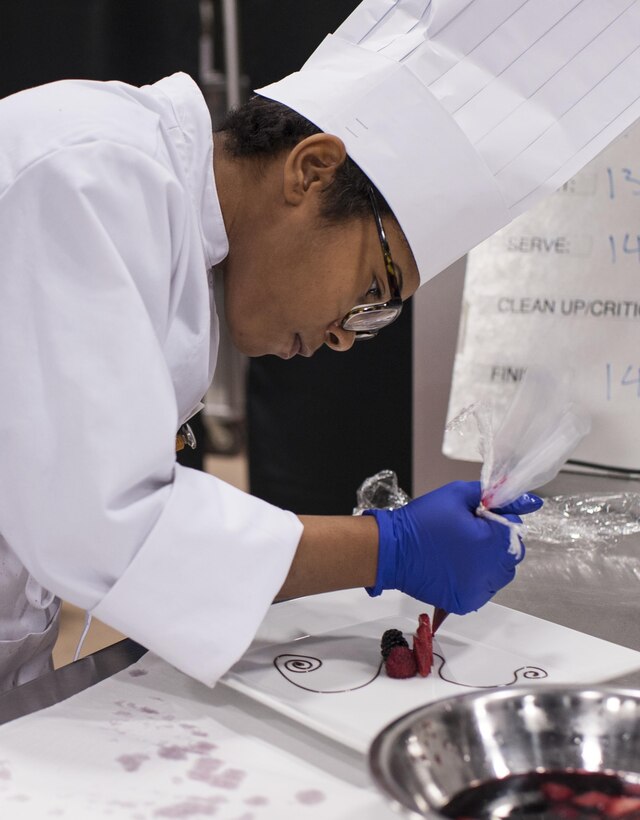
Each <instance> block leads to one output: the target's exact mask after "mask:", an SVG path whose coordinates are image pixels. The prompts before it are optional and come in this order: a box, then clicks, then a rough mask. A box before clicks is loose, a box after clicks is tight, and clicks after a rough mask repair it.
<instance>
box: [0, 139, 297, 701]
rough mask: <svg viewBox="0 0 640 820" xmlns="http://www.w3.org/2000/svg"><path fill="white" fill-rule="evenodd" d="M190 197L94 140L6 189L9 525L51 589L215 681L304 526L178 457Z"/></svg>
mask: <svg viewBox="0 0 640 820" xmlns="http://www.w3.org/2000/svg"><path fill="white" fill-rule="evenodd" d="M185 196H186V195H185V193H184V190H183V189H182V188H181V185H180V183H179V182H178V181H177V179H176V177H175V176H174V175H173V174H172V173H171V172H170V171H168V170H167V169H166V168H165V167H164V165H162V164H161V163H159V162H157V161H155V160H154V158H153V157H149V156H147V155H146V154H144V153H142V152H139V151H137V150H135V149H132V148H130V147H127V146H120V145H113V144H109V143H107V144H105V143H101V142H100V141H96V142H93V143H90V144H85V145H80V146H75V147H72V148H68V149H62V150H60V151H58V152H56V153H55V154H53V155H51V156H48V157H45V158H43V159H41V160H39V161H38V162H36V163H33V164H32V165H31V166H30V167H28V168H27V169H26V170H24V171H23V172H22V173H21V174H20V176H19V177H18V178H17V179H16V180H15V181H14V182H13V183H12V185H11V186H10V187H8V188H7V189H6V190H5V191H4V192H3V193H1V194H0V253H1V259H2V264H1V271H0V374H1V378H2V391H1V392H2V400H1V401H0V448H1V458H0V476H1V479H0V482H1V485H2V491H1V492H0V533H2V535H3V536H4V537H5V539H6V540H7V542H8V543H9V545H10V546H11V548H12V549H13V550H14V551H15V552H16V554H17V555H18V557H19V558H20V559H21V561H22V562H23V563H24V564H25V566H26V567H27V569H28V570H29V572H30V573H31V574H32V575H33V576H34V577H35V578H36V579H37V580H38V581H39V582H40V583H41V584H42V585H43V586H44V587H46V588H47V589H50V590H51V591H53V592H54V593H56V594H57V595H59V596H61V597H62V598H64V599H66V600H68V601H70V602H72V603H74V604H76V605H77V606H80V607H82V608H85V609H87V610H90V611H92V612H93V613H94V614H95V615H96V616H98V617H99V618H100V619H101V620H103V621H105V622H106V623H107V624H109V625H111V626H113V627H115V628H116V629H119V630H121V631H122V632H124V633H126V634H128V635H130V636H131V637H132V638H134V639H135V640H137V641H139V642H140V643H142V644H143V645H144V646H146V647H148V648H149V649H151V650H152V651H154V652H156V653H157V654H158V655H160V656H161V657H163V658H165V659H166V660H167V661H169V662H170V663H172V664H173V665H175V666H176V667H178V668H179V669H181V670H182V671H184V672H186V673H187V674H189V675H192V676H193V677H195V678H197V679H199V680H201V681H203V682H204V683H207V684H209V685H212V684H213V683H214V682H215V681H216V680H217V678H218V677H219V676H220V675H221V674H222V673H223V672H225V671H226V669H228V668H229V666H230V665H232V664H233V663H234V662H235V660H237V658H238V657H240V655H241V654H242V653H243V652H244V650H245V649H246V647H247V646H248V644H249V643H250V641H251V639H252V637H253V635H254V633H255V631H256V629H257V628H258V626H259V624H260V621H261V619H262V618H263V617H264V615H265V613H266V611H267V609H268V607H269V604H270V603H271V601H272V600H273V598H274V596H275V594H276V593H277V591H278V590H279V588H280V586H281V584H282V582H283V581H284V579H285V577H286V574H287V572H288V569H289V566H290V563H291V561H292V558H293V555H294V553H295V550H296V547H297V544H298V541H299V538H300V534H301V530H302V525H301V524H300V522H299V520H298V519H297V518H296V516H294V515H293V514H292V513H289V512H285V511H283V510H280V509H278V508H276V507H273V506H271V505H269V504H267V503H265V502H262V501H260V500H258V499H256V498H253V497H251V496H249V495H247V494H245V493H242V492H240V491H239V490H237V489H235V488H233V487H231V486H229V485H227V484H225V483H224V482H222V481H220V480H218V479H216V478H214V477H213V476H210V475H206V474H204V473H200V472H196V471H194V470H190V469H187V468H184V467H181V466H178V465H176V463H175V452H174V444H175V432H176V428H177V425H178V411H177V405H176V398H175V393H174V388H173V383H172V380H171V377H170V373H169V370H168V366H167V362H166V360H165V356H164V354H163V341H164V339H165V338H166V334H167V333H169V332H170V327H171V319H172V316H173V315H174V313H175V310H176V304H177V302H179V300H180V299H182V298H186V297H187V296H188V294H185V287H182V285H181V281H180V279H181V277H182V276H186V275H185V273H184V265H183V263H184V259H185V255H186V254H188V250H187V248H188V246H189V244H191V246H193V245H195V246H197V244H198V243H197V242H196V243H194V242H191V243H189V242H188V241H187V240H188V237H187V232H188V231H189V230H193V224H194V219H193V217H191V218H190V217H189V210H188V209H189V205H188V201H185ZM202 275H203V277H204V276H205V275H206V273H205V270H204V267H203V273H202ZM204 290H205V293H206V287H205V289H204ZM195 332H196V330H195V329H194V333H195ZM206 332H207V333H208V328H206ZM196 341H197V339H196V340H194V343H195V342H196ZM184 367H189V361H185V362H184Z"/></svg>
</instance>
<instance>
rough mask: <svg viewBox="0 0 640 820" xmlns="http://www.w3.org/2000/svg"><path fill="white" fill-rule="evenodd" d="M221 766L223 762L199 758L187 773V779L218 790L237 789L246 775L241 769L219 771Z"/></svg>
mask: <svg viewBox="0 0 640 820" xmlns="http://www.w3.org/2000/svg"><path fill="white" fill-rule="evenodd" d="M222 765H223V761H222V760H218V759H217V758H213V757H201V758H200V759H199V760H196V762H195V763H194V764H193V766H192V767H191V769H190V770H189V771H188V772H187V777H189V778H190V779H191V780H200V781H202V782H203V783H206V784H207V785H209V786H215V787H217V788H219V789H237V788H238V786H239V785H240V784H241V783H242V781H243V780H244V778H245V777H246V776H247V773H246V772H245V771H243V770H242V769H231V768H228V769H223V771H219V769H220V766H222Z"/></svg>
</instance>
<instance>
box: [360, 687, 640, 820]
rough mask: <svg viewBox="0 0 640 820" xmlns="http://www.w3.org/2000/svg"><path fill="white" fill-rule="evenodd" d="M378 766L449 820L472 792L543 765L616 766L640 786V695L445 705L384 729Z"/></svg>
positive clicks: (414, 802)
mask: <svg viewBox="0 0 640 820" xmlns="http://www.w3.org/2000/svg"><path fill="white" fill-rule="evenodd" d="M369 766H370V769H371V773H372V775H373V778H374V780H375V782H376V784H377V785H378V787H379V788H380V789H381V790H382V792H383V793H384V794H385V795H386V797H387V798H388V799H389V800H390V801H391V802H392V804H393V805H394V807H395V808H396V809H399V810H402V811H404V812H405V813H406V814H408V815H409V816H410V817H414V818H418V817H431V818H441V817H443V815H442V814H441V813H440V810H441V809H442V808H443V807H444V806H446V804H447V803H449V802H450V801H451V800H452V799H453V797H454V796H455V795H457V794H458V793H459V792H461V791H463V790H464V789H467V788H470V787H472V786H477V785H479V784H481V783H484V782H486V781H488V780H493V779H495V778H503V777H507V776H508V775H512V774H525V773H527V772H531V771H534V770H538V771H557V770H559V769H567V768H569V769H582V770H587V771H592V772H603V771H611V772H615V773H618V774H622V775H624V776H628V777H629V779H630V780H631V781H632V782H635V783H640V691H634V690H626V689H607V688H603V687H591V688H585V687H579V686H563V687H551V686H545V687H541V688H537V689H509V690H497V691H493V692H491V693H490V694H487V693H483V692H472V693H470V694H467V695H462V696H461V697H457V698H450V699H447V700H441V701H437V702H435V703H432V704H429V705H428V706H423V707H420V708H419V709H416V710H414V711H413V712H409V713H408V714H406V715H404V716H403V717H401V718H399V719H398V720H396V721H394V722H393V723H391V724H389V725H388V726H387V727H386V728H384V729H383V730H382V731H381V732H380V734H379V735H378V736H377V737H376V738H375V740H374V741H373V743H372V745H371V748H370V751H369Z"/></svg>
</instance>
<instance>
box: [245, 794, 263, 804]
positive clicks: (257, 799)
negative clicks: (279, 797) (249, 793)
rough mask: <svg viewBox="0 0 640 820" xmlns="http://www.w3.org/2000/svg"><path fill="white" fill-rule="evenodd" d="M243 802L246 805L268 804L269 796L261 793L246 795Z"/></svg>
mask: <svg viewBox="0 0 640 820" xmlns="http://www.w3.org/2000/svg"><path fill="white" fill-rule="evenodd" d="M244 802H245V803H246V804H247V806H267V805H269V798H268V797H265V796H264V795H263V794H256V795H254V796H253V797H247V799H246V800H245V801H244Z"/></svg>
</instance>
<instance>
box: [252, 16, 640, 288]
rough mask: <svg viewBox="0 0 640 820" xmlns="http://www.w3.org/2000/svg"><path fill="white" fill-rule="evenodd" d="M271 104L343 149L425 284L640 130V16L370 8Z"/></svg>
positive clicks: (273, 95)
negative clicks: (384, 205)
mask: <svg viewBox="0 0 640 820" xmlns="http://www.w3.org/2000/svg"><path fill="white" fill-rule="evenodd" d="M257 93H258V94H261V95H263V96H265V97H269V98H270V99H273V100H277V101H279V102H281V103H284V104H285V105H287V106H289V107H290V108H293V109H294V110H295V111H297V112H299V113H300V114H302V115H303V116H305V117H306V118H307V119H309V120H311V122H313V123H314V124H315V125H317V126H318V128H320V129H321V130H322V131H325V132H327V133H331V134H335V135H336V136H338V137H340V138H341V139H342V140H343V142H344V143H345V146H346V148H347V151H348V153H349V155H350V156H351V157H352V159H353V160H354V161H355V162H356V163H357V164H358V165H359V166H360V167H361V168H362V170H363V171H364V172H365V174H366V175H367V176H368V177H369V178H370V179H371V181H372V182H373V183H374V184H375V185H376V187H377V188H378V189H379V190H380V192H381V193H382V194H383V196H384V197H385V199H386V200H387V202H388V203H389V205H390V207H391V208H392V210H393V212H394V214H395V216H396V218H397V220H398V222H399V223H400V226H401V227H402V229H403V231H404V233H405V235H406V237H407V239H408V241H409V244H410V246H411V249H412V251H413V254H414V256H415V258H416V261H417V263H418V268H419V271H420V279H421V282H422V283H424V282H426V281H427V280H429V279H430V278H431V277H433V276H435V274H437V273H438V272H439V271H441V270H442V269H443V268H445V267H446V266H447V265H449V264H450V263H451V262H453V261H454V260H456V259H457V258H459V257H460V256H462V255H463V254H464V253H466V252H467V251H468V250H470V249H471V248H472V247H473V246H474V245H476V244H478V243H479V242H480V241H482V240H483V239H485V238H486V237H487V236H489V235H490V234H492V233H494V232H495V231H497V230H498V229H499V228H501V227H503V226H504V225H506V224H507V223H508V222H510V221H511V220H512V219H513V218H514V217H516V216H517V215H518V214H520V213H522V212H523V211H525V210H526V209H527V208H529V207H531V206H532V205H533V204H534V203H535V202H537V201H538V200H539V199H541V198H543V197H544V196H546V195H547V194H549V193H551V192H552V191H554V190H555V189H556V188H558V187H560V186H561V185H562V184H563V183H564V182H566V181H567V180H568V179H569V178H570V177H571V176H573V175H574V174H575V173H577V172H578V171H579V170H580V168H582V167H583V166H584V165H586V163H587V162H588V161H589V160H590V159H592V158H593V157H594V156H595V155H596V154H597V153H598V152H599V151H600V150H602V148H604V147H605V145H607V144H608V143H609V142H611V141H612V140H613V139H614V138H615V137H616V136H617V135H618V134H620V133H621V132H622V131H624V130H625V129H626V128H628V127H629V126H630V125H631V124H632V123H633V122H634V121H635V120H636V119H637V118H638V117H639V116H640V100H639V97H640V0H364V2H362V3H361V4H360V5H359V6H358V7H357V9H356V10H355V11H354V12H353V13H352V14H351V15H350V16H349V17H348V18H347V20H345V22H344V23H343V24H342V25H341V26H340V27H339V28H338V30H337V31H336V32H335V34H333V35H329V36H328V37H326V39H325V40H324V41H323V42H322V43H321V44H320V46H319V47H318V48H317V49H316V51H315V52H314V53H313V54H312V55H311V57H310V58H309V60H308V61H307V62H306V63H305V65H304V66H303V67H302V69H301V70H300V71H298V72H296V73H295V74H291V75H290V76H288V77H285V78H284V79H283V80H280V81H279V82H277V83H274V84H272V85H268V86H266V87H265V88H261V89H258V90H257Z"/></svg>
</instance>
